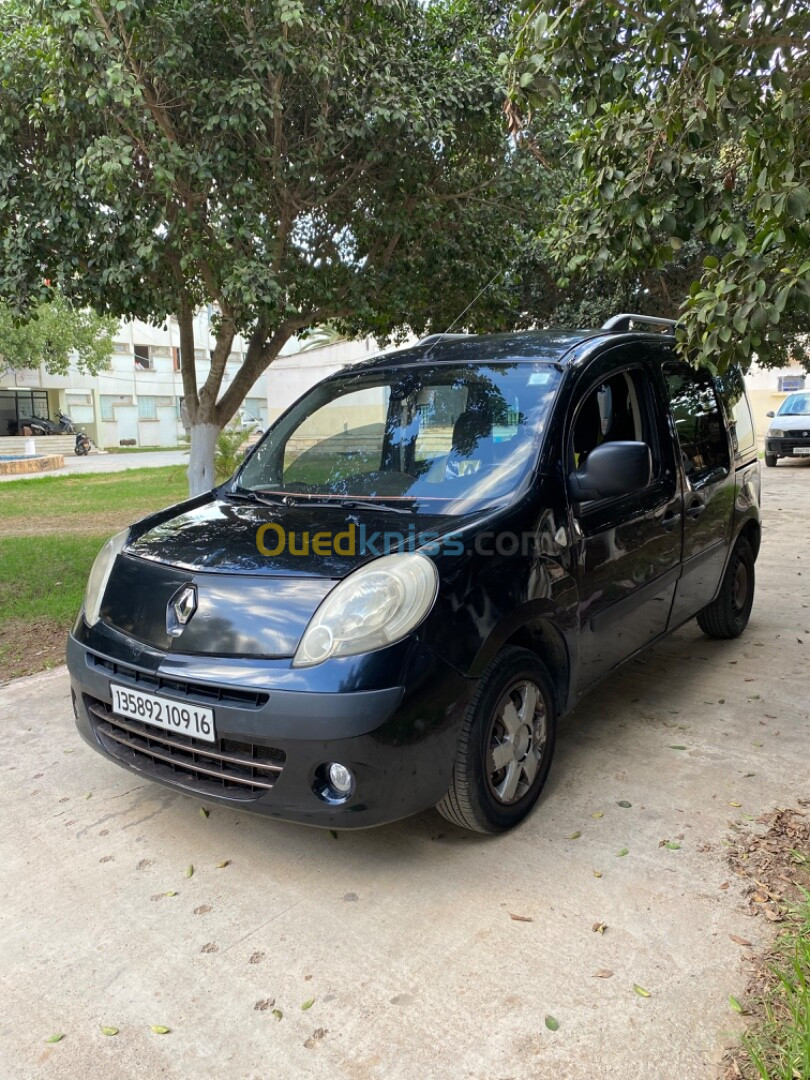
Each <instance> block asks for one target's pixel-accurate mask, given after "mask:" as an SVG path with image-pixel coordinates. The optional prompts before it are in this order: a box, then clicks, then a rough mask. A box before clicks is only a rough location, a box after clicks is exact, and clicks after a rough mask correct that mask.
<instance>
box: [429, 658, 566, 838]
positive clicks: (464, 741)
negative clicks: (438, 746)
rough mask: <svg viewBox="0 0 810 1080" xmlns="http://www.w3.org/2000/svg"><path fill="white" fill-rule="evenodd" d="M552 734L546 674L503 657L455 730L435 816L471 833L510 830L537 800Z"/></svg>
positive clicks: (533, 664) (534, 661)
mask: <svg viewBox="0 0 810 1080" xmlns="http://www.w3.org/2000/svg"><path fill="white" fill-rule="evenodd" d="M555 734H556V711H555V708H554V696H553V693H552V685H551V679H550V677H549V674H548V671H547V670H546V668H545V666H544V665H543V664H542V663H541V662H540V660H538V658H537V657H536V656H535V655H534V653H532V652H529V651H528V649H518V648H514V647H509V648H506V649H504V650H503V651H502V652H500V653H499V654H498V655H497V656H496V657H495V659H494V660H493V662H492V663H491V664H490V666H489V667H488V668H487V670H486V671H485V672H484V674H483V675H482V676H481V681H480V683H479V685H478V689H477V691H476V694H475V697H474V698H473V700H472V702H471V703H470V706H469V708H468V710H467V714H466V716H465V718H464V723H463V725H462V728H461V733H460V736H459V742H458V748H457V750H456V758H455V762H454V765H453V778H452V780H451V783H450V788H449V790H448V792H447V794H446V795H445V796H444V798H443V799H442V801H441V802H440V803H439V805H438V807H437V809H438V810H439V812H440V813H441V814H443V815H444V817H446V818H447V819H448V821H452V822H453V823H454V824H455V825H460V826H461V827H462V828H465V829H472V830H473V831H475V832H483V833H499V832H505V831H506V830H507V829H511V828H513V826H515V825H517V824H518V823H519V822H521V821H523V819H524V818H525V817H526V816H527V814H528V813H529V812H530V811H531V810H532V808H533V807H534V804H535V803H536V802H537V800H538V798H539V797H540V792H541V791H542V789H543V785H544V784H545V782H546V777H547V776H548V771H549V769H550V768H551V758H552V755H553V753H554V738H555Z"/></svg>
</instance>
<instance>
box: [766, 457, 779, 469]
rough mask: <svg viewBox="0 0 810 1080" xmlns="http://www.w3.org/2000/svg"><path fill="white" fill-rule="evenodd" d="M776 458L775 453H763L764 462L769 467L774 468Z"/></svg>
mask: <svg viewBox="0 0 810 1080" xmlns="http://www.w3.org/2000/svg"><path fill="white" fill-rule="evenodd" d="M778 460H779V458H778V456H777V455H776V454H766V455H765V464H766V465H767V466H768V468H769V469H775V468H776V463H777V461H778Z"/></svg>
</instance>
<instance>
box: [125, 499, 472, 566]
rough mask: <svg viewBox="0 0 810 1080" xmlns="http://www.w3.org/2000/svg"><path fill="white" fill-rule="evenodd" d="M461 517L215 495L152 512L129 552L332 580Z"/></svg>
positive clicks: (416, 543)
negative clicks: (171, 509) (239, 499)
mask: <svg viewBox="0 0 810 1080" xmlns="http://www.w3.org/2000/svg"><path fill="white" fill-rule="evenodd" d="M460 520H461V519H460V518H458V517H449V516H447V515H419V516H416V515H411V514H402V513H397V512H395V511H392V510H388V509H386V508H385V507H380V508H379V509H376V508H375V509H373V510H362V511H358V510H351V509H347V508H345V507H341V506H338V505H335V506H334V507H332V506H322V505H320V504H319V505H317V506H306V505H296V506H283V505H279V506H260V505H256V504H251V503H242V502H231V501H229V500H227V499H218V498H212V499H209V500H207V501H205V502H200V501H198V500H195V501H194V502H193V503H192V504H190V505H187V507H186V509H184V510H181V511H180V512H179V513H172V514H170V516H164V515H155V516H154V517H153V518H147V519H146V520H145V521H144V522H142V523H140V525H139V526H136V527H135V529H134V530H133V533H132V536H131V539H130V542H129V543H128V544H127V546H126V551H127V553H128V554H130V555H134V556H136V557H137V558H139V559H148V560H150V561H153V562H159V563H163V564H164V565H167V566H174V567H178V568H181V569H184V570H194V571H205V572H208V573H226V574H250V575H260V576H272V577H298V578H300V577H318V578H324V577H327V578H333V579H335V578H343V577H345V576H346V574H348V573H350V572H351V571H352V570H354V569H356V568H357V567H358V566H360V565H362V564H363V563H365V562H368V561H369V560H370V559H374V558H376V557H377V556H379V555H384V554H386V553H387V552H389V551H400V550H414V549H416V548H418V547H420V546H421V545H422V544H424V543H427V542H428V541H429V540H430V539H432V538H433V537H436V536H440V535H443V534H444V533H445V532H447V531H450V530H452V529H455V528H457V527H458V526H459V523H460Z"/></svg>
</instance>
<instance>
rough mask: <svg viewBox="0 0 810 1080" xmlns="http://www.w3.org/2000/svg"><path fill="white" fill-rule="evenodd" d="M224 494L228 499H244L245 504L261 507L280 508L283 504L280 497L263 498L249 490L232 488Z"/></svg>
mask: <svg viewBox="0 0 810 1080" xmlns="http://www.w3.org/2000/svg"><path fill="white" fill-rule="evenodd" d="M223 494H224V496H225V498H226V499H244V500H245V502H252V503H258V504H259V505H261V506H280V505H282V504H283V501H282V499H281V498H280V497H279V496H274V497H272V498H262V496H261V495H259V494H258V492H256V491H249V490H248V489H247V488H232V489H231V490H230V491H225V492H223Z"/></svg>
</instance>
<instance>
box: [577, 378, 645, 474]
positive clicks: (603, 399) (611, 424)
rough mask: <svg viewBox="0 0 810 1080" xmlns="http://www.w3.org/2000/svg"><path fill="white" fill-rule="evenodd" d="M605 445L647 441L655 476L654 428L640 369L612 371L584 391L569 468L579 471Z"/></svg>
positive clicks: (578, 410)
mask: <svg viewBox="0 0 810 1080" xmlns="http://www.w3.org/2000/svg"><path fill="white" fill-rule="evenodd" d="M607 442H646V443H647V444H648V446H649V447H650V451H651V453H652V458H653V467H654V468H653V471H654V477H657V475H658V473H659V471H660V455H659V452H658V439H657V435H656V425H655V424H654V423H653V422H652V420H651V418H650V410H649V406H648V394H647V389H646V377H645V375H644V372H643V371H642V370H641V369H640V368H629V369H627V370H625V371H618V372H615V373H613V374H612V375H609V376H608V377H607V378H605V379H604V380H602V381H601V382H600V383H598V384H597V385H596V386H594V387H592V388H591V389H590V390H589V391H587V392H586V394H585V396H584V397H583V399H582V402H581V404H580V406H579V408H578V409H577V412H576V415H575V418H574V424H573V427H572V429H571V455H570V456H571V457H572V459H573V460H572V462H571V465H572V467H573V468H575V469H579V468H581V466H582V465H583V464H584V463H585V461H586V460H587V458H588V455H589V454H590V452H591V451H592V450H594V449H595V448H596V447H597V446H602V445H603V444H604V443H607Z"/></svg>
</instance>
